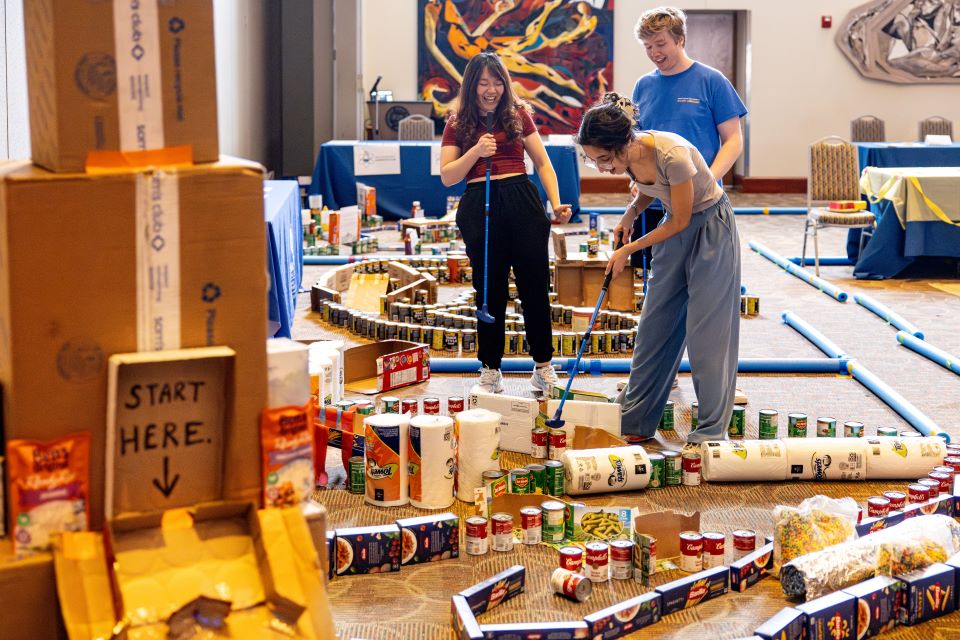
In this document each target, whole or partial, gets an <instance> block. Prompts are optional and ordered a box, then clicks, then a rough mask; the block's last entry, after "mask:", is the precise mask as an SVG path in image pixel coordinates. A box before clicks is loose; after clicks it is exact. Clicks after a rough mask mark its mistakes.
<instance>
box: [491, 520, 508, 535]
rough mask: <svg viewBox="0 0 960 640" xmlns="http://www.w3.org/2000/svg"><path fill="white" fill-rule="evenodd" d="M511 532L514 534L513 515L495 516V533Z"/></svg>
mask: <svg viewBox="0 0 960 640" xmlns="http://www.w3.org/2000/svg"><path fill="white" fill-rule="evenodd" d="M507 533H509V534H510V535H513V518H512V517H506V518H503V517H500V518H497V517H494V518H493V535H495V536H499V535H504V534H507Z"/></svg>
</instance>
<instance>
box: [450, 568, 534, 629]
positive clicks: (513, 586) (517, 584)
mask: <svg viewBox="0 0 960 640" xmlns="http://www.w3.org/2000/svg"><path fill="white" fill-rule="evenodd" d="M526 577H527V570H526V568H525V567H524V566H523V565H520V564H515V565H513V566H512V567H510V568H509V569H505V570H503V571H501V572H500V573H498V574H497V575H495V576H493V577H492V578H488V579H486V580H484V581H483V582H479V583H477V584H475V585H473V586H472V587H470V588H468V589H464V590H463V591H461V592H460V594H459V595H461V596H463V597H464V598H466V600H467V604H469V605H470V610H471V611H473V615H475V616H478V615H480V614H481V613H485V612H487V611H489V610H490V609H493V608H494V607H496V606H497V605H498V604H500V603H501V602H506V601H507V600H510V599H511V598H515V597H517V596H518V595H520V594H521V593H523V590H524V587H525V584H526Z"/></svg>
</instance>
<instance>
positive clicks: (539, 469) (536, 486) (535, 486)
mask: <svg viewBox="0 0 960 640" xmlns="http://www.w3.org/2000/svg"><path fill="white" fill-rule="evenodd" d="M526 469H527V471H529V472H530V493H546V492H547V468H546V467H545V466H543V465H542V464H528V465H527V466H526Z"/></svg>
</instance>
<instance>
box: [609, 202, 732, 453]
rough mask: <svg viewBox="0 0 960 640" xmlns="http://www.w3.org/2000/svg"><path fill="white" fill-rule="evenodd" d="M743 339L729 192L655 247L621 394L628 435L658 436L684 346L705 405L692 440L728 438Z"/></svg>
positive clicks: (701, 403)
mask: <svg viewBox="0 0 960 640" xmlns="http://www.w3.org/2000/svg"><path fill="white" fill-rule="evenodd" d="M665 220H666V218H665ZM661 224H663V223H662V222H661ZM739 343H740V240H739V238H738V237H737V224H736V221H735V220H734V214H733V208H732V207H731V206H730V201H729V200H728V199H727V196H726V195H724V196H723V197H722V198H721V199H720V200H719V201H718V202H717V203H716V204H715V205H713V206H711V207H709V208H707V209H704V210H703V211H700V212H697V213H694V214H693V215H692V216H691V219H690V225H689V226H688V227H687V228H686V229H684V230H683V231H681V232H680V233H679V234H677V235H675V236H673V237H671V238H668V239H667V240H665V241H663V242H661V243H660V244H657V245H655V246H654V247H653V273H652V274H651V276H650V278H649V280H648V282H647V296H646V299H645V300H644V303H643V312H642V313H641V314H640V325H639V327H638V328H637V338H636V346H635V347H634V351H633V363H632V366H631V369H630V378H629V380H628V382H627V386H626V387H624V389H623V391H622V392H621V393H620V396H619V398H618V399H617V401H618V402H619V403H620V406H621V408H622V412H623V418H622V422H621V424H622V430H623V433H624V434H630V435H635V436H640V437H652V436H653V435H654V434H655V433H656V431H657V424H658V423H659V422H660V416H661V415H662V414H663V408H664V406H665V405H666V402H667V398H668V396H669V395H670V388H671V386H672V384H673V379H674V376H676V374H677V369H679V367H680V360H681V359H682V358H683V349H684V347H687V351H688V353H689V358H690V368H691V371H692V373H693V388H694V391H695V392H696V394H697V399H698V401H699V403H700V407H699V414H698V417H699V422H700V426H699V428H698V429H697V430H696V431H694V432H693V433H691V434H690V436H689V437H688V438H687V440H688V441H689V442H703V441H704V440H718V439H724V438H726V434H727V426H728V424H729V422H730V415H731V414H732V413H733V400H734V395H735V393H736V380H737V360H738V354H737V350H738V347H739Z"/></svg>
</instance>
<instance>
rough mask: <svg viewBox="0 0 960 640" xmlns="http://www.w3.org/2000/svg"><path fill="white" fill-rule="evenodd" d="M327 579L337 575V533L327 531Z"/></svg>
mask: <svg viewBox="0 0 960 640" xmlns="http://www.w3.org/2000/svg"><path fill="white" fill-rule="evenodd" d="M326 536H327V578H328V579H330V580H333V576H335V575H337V532H336V531H327V534H326Z"/></svg>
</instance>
